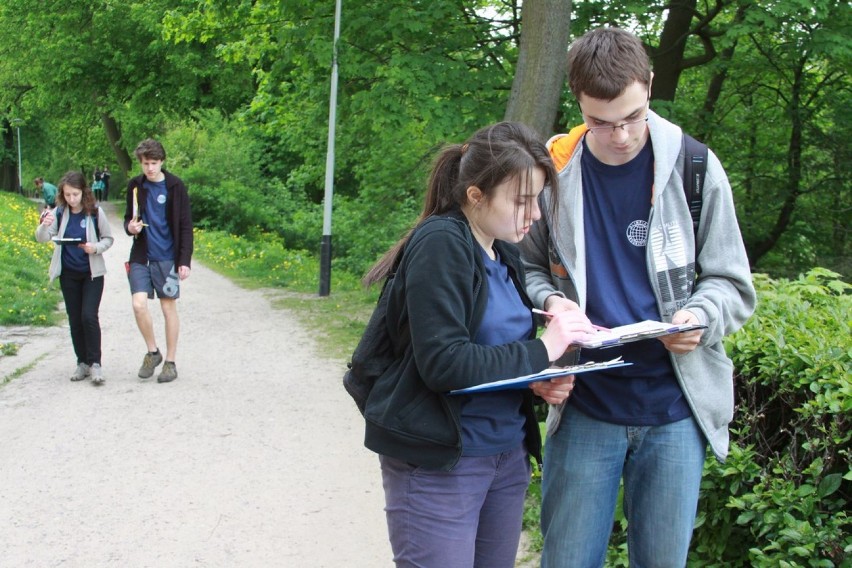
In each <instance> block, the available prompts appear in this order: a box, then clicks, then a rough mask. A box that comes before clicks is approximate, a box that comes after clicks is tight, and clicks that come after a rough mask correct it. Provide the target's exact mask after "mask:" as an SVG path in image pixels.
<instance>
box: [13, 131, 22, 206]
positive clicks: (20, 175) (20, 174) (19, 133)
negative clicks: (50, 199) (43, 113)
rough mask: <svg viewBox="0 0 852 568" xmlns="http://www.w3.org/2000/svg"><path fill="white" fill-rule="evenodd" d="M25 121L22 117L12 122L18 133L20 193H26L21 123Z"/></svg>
mask: <svg viewBox="0 0 852 568" xmlns="http://www.w3.org/2000/svg"><path fill="white" fill-rule="evenodd" d="M22 122H24V121H23V120H21V119H20V118H13V119H12V124H14V125H15V129H16V130H17V133H18V193H20V194H21V195H23V194H24V177H23V175H22V170H21V123H22Z"/></svg>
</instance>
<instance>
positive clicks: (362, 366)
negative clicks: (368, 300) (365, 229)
mask: <svg viewBox="0 0 852 568" xmlns="http://www.w3.org/2000/svg"><path fill="white" fill-rule="evenodd" d="M401 257H402V253H401V252H400V254H399V256H398V257H397V259H396V261H395V262H394V268H393V272H392V273H391V274H390V275H389V276H388V277H387V279H386V280H385V283H384V284H383V285H382V291H381V293H380V294H379V300H378V301H377V302H376V307H375V309H374V310H373V314H372V315H371V316H370V320H369V321H368V322H367V327H366V328H364V333H363V334H362V335H361V339H360V340H359V341H358V345H357V346H356V347H355V351H354V352H353V353H352V359H351V360H350V361H349V363H347V365H346V366H347V369H346V372H345V373H344V374H343V386H344V388H346V392H348V393H349V396H351V397H352V398H353V400H355V405H356V406H357V407H358V410H359V411H360V412H361V414H362V415H363V414H364V408H365V406H366V404H367V397H368V396H369V394H370V391H371V390H373V385H375V384H376V381H377V380H378V379H379V377H381V376H382V374H383V373H384V372H385V371H387V370H388V367H390V366H391V364H392V363H393V362H394V360H395V359H396V353H395V352H394V348H393V342H392V341H391V337H390V333H389V331H388V325H387V320H386V316H387V313H388V296H389V295H390V288H391V286H392V285H393V281H394V278H395V276H396V269H397V267H398V265H399V261H400V259H401Z"/></svg>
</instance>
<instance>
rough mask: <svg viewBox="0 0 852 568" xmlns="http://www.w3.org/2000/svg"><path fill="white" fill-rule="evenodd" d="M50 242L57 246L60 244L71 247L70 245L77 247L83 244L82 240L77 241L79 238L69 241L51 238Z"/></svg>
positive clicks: (68, 239) (69, 239)
mask: <svg viewBox="0 0 852 568" xmlns="http://www.w3.org/2000/svg"><path fill="white" fill-rule="evenodd" d="M50 240H51V241H53V242H54V243H57V244H60V245H72V244H77V245H79V244H81V243H82V242H83V239H79V238H77V239H71V238H67V237H53V238H51V239H50Z"/></svg>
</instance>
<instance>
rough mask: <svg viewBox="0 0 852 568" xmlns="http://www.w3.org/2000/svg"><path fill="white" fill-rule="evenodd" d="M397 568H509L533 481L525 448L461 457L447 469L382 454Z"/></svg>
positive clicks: (380, 460) (386, 510)
mask: <svg viewBox="0 0 852 568" xmlns="http://www.w3.org/2000/svg"><path fill="white" fill-rule="evenodd" d="M379 462H380V464H381V467H382V482H383V485H384V489H385V513H386V514H387V521H388V534H389V536H390V542H391V548H392V549H393V556H394V562H395V563H396V566H398V567H405V568H409V567H412V568H413V567H418V568H435V567H437V566H440V567H441V568H471V567H476V568H504V567H505V568H512V567H513V566H514V565H515V557H516V555H517V553H518V542H519V540H520V536H521V521H522V517H523V512H524V497H525V496H526V492H527V487H528V486H529V482H530V463H529V458H528V455H527V452H526V450H525V449H524V448H523V447H518V448H517V449H515V450H511V451H508V452H503V453H501V454H497V455H493V456H485V457H462V458H461V459H460V460H459V463H458V464H456V467H455V468H454V469H453V470H452V471H434V470H428V469H423V468H419V467H415V466H412V465H410V464H408V463H405V462H402V461H399V460H397V459H394V458H391V457H388V456H379Z"/></svg>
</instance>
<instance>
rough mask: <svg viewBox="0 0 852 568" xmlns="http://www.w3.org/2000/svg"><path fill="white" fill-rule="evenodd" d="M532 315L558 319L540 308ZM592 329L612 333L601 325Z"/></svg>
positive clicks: (533, 311) (535, 309)
mask: <svg viewBox="0 0 852 568" xmlns="http://www.w3.org/2000/svg"><path fill="white" fill-rule="evenodd" d="M532 313H534V314H539V315H542V316H544V317H548V318H553V317H556V314H554V313H552V312H546V311H544V310H540V309H538V308H533V309H532ZM592 327H593V328H595V329H596V330H598V331H610V329H609V328H608V327H603V326H600V325H595V324H592Z"/></svg>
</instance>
